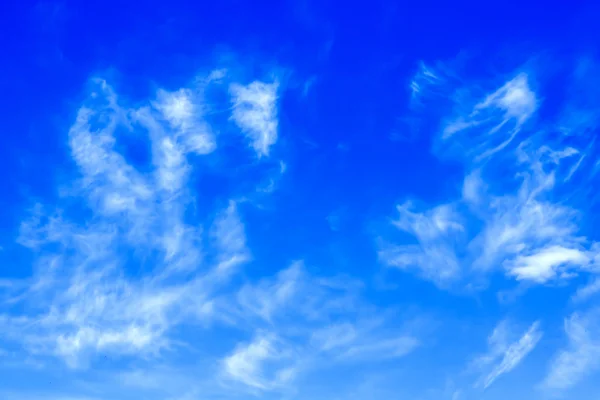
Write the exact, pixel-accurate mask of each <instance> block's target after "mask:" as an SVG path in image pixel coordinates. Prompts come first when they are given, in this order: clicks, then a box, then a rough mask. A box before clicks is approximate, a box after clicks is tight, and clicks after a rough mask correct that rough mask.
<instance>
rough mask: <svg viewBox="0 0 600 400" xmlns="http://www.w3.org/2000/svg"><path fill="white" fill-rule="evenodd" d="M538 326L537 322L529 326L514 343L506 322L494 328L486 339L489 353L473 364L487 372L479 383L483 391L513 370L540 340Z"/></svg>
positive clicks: (512, 334)
mask: <svg viewBox="0 0 600 400" xmlns="http://www.w3.org/2000/svg"><path fill="white" fill-rule="evenodd" d="M539 325H540V324H539V322H538V321H536V322H534V323H533V324H531V326H530V327H529V329H528V330H527V331H526V332H525V333H524V334H523V335H522V336H521V337H520V338H519V339H518V340H516V341H514V342H511V339H510V338H511V337H513V336H514V333H513V332H512V331H511V328H510V327H509V324H508V322H507V321H502V322H500V323H499V324H498V325H497V326H496V328H495V329H494V331H493V332H492V334H491V335H490V337H489V338H488V347H489V352H488V353H486V354H484V355H482V356H480V357H479V358H477V359H476V360H475V363H474V365H475V366H477V367H478V368H480V369H486V370H489V372H488V373H487V374H485V375H484V376H483V377H482V378H481V380H480V382H479V384H480V385H481V386H482V387H483V389H487V388H488V387H489V386H491V385H492V384H493V383H494V382H495V381H496V379H498V378H499V377H500V376H501V375H504V374H506V373H508V372H510V371H512V370H513V369H515V368H516V367H517V366H518V365H519V364H520V363H521V361H523V359H524V358H525V357H526V356H527V355H528V354H529V353H530V352H531V351H532V350H533V349H534V348H535V347H536V345H537V344H538V342H539V341H540V339H541V338H542V333H541V331H540V330H539ZM490 367H491V369H490Z"/></svg>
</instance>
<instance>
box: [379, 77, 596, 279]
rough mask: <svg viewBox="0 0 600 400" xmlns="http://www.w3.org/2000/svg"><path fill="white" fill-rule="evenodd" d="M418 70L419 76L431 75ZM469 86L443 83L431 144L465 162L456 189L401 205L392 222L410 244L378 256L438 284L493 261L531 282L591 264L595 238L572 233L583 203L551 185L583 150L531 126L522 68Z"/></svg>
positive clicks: (535, 102) (532, 98) (533, 108)
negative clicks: (491, 83)
mask: <svg viewBox="0 0 600 400" xmlns="http://www.w3.org/2000/svg"><path fill="white" fill-rule="evenodd" d="M425 71H426V72H427V73H425V72H423V70H421V71H420V72H419V74H418V76H417V78H418V80H423V79H425V77H428V80H432V79H434V77H437V76H438V75H437V74H436V73H435V70H430V69H427V70H425ZM440 75H446V76H447V74H442V73H440ZM417 78H415V79H417ZM426 81H427V80H426ZM467 82H468V81H467ZM474 86H475V84H473V87H471V86H470V85H468V84H467V83H466V82H465V81H460V80H452V81H446V82H445V84H444V85H443V86H441V87H442V88H443V90H444V91H445V96H446V97H447V98H448V99H449V101H450V102H451V103H452V102H454V103H455V104H454V106H453V107H451V109H452V110H453V111H452V114H453V116H451V117H441V124H442V129H441V132H440V133H439V135H438V138H437V144H436V146H435V149H434V150H435V152H436V154H438V155H440V156H446V155H452V157H454V158H457V159H459V160H461V161H462V162H464V164H465V166H466V167H467V171H466V174H465V177H464V180H463V182H462V193H460V195H457V196H456V197H455V199H454V200H453V201H447V202H445V203H443V204H440V205H436V206H433V207H431V208H430V209H429V210H427V211H425V212H418V213H415V212H413V211H409V210H408V209H407V208H406V206H405V205H401V206H398V210H399V211H400V213H401V216H402V217H401V221H400V222H401V223H398V222H394V225H395V226H396V227H397V228H398V229H400V230H401V231H404V232H407V233H410V234H411V235H412V236H413V237H414V238H415V239H416V240H417V244H412V243H410V242H409V241H408V240H406V243H404V242H403V243H401V244H393V245H389V244H388V245H386V246H384V247H383V248H382V249H381V250H380V252H379V256H380V259H381V260H382V261H383V262H384V263H385V264H387V265H391V266H395V267H400V268H403V269H407V268H409V267H410V268H411V269H413V270H415V271H418V273H419V275H420V276H421V277H423V278H425V279H427V280H431V281H432V282H434V283H436V284H437V285H438V286H441V287H451V286H453V285H456V284H460V283H466V284H468V278H469V277H482V276H483V277H485V276H486V274H488V273H489V271H492V270H497V269H498V268H499V267H501V268H502V269H503V270H504V272H505V274H506V276H507V277H509V278H515V279H516V280H520V281H528V282H531V283H538V284H541V283H548V282H552V281H556V280H564V279H569V278H571V277H572V276H574V275H576V274H578V273H581V272H584V273H588V272H593V271H595V270H596V267H595V264H596V261H595V260H597V259H598V246H597V245H596V244H595V243H594V242H593V241H590V240H588V239H587V238H585V237H584V236H582V235H581V234H579V222H580V221H581V211H580V210H579V209H578V208H577V207H575V206H570V204H569V203H568V202H565V201H558V200H557V195H556V193H563V191H564V190H567V189H566V187H565V186H564V185H565V184H566V183H568V182H569V181H570V179H571V178H572V176H573V174H574V173H575V171H576V170H578V169H580V168H582V167H581V165H580V164H581V162H582V160H581V158H580V157H577V156H578V155H579V154H581V153H582V152H583V153H586V152H587V151H588V150H584V149H581V150H579V149H577V148H575V147H573V146H571V145H565V144H563V143H562V142H561V141H560V140H555V139H554V140H551V136H550V135H548V134H547V132H546V129H545V128H543V129H542V128H537V127H536V126H535V122H536V121H535V118H534V115H535V113H536V112H537V110H538V108H539V107H540V106H541V105H542V104H541V101H540V100H539V99H538V95H537V94H536V93H535V92H534V91H533V89H532V82H531V78H530V77H529V75H528V74H527V73H526V72H524V71H520V72H518V73H516V74H515V75H513V76H512V77H510V78H509V79H508V81H506V83H504V84H503V85H502V86H500V87H499V88H497V89H494V90H492V91H491V92H489V93H488V94H485V95H482V96H476V95H474V94H473V93H476V92H479V91H480V90H475V88H474ZM459 94H460V95H459ZM423 106H424V108H423V110H425V109H426V106H427V103H424V104H423ZM423 110H421V111H423ZM423 112H424V111H423ZM425 115H427V113H425ZM433 115H435V113H434V114H433ZM457 115H458V116H457ZM569 190H573V189H571V188H570V187H569ZM443 210H446V211H445V212H446V214H445V215H446V216H451V219H450V220H449V221H446V223H445V224H442V223H440V221H441V219H440V217H439V216H438V217H436V215H437V214H439V213H440V212H441V211H443ZM447 210H451V213H450V212H448V211H447ZM436 221H437V222H436ZM460 278H462V279H460ZM481 287H485V285H484V286H481Z"/></svg>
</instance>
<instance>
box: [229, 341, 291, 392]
mask: <svg viewBox="0 0 600 400" xmlns="http://www.w3.org/2000/svg"><path fill="white" fill-rule="evenodd" d="M290 358H291V354H290V353H289V350H284V349H282V343H281V342H280V341H279V340H278V339H277V338H275V337H272V336H268V335H267V336H258V337H256V338H255V339H254V340H253V341H252V342H250V343H247V344H245V345H241V346H239V347H238V348H237V349H236V350H235V351H234V352H233V353H232V354H231V355H229V356H227V357H226V358H225V359H224V361H223V367H224V371H225V373H226V374H227V375H228V376H229V378H231V379H233V380H236V381H239V382H241V383H243V384H245V385H247V386H250V387H252V388H256V389H260V390H272V389H274V388H277V387H278V386H281V385H282V384H284V383H287V382H289V381H290V380H291V379H293V377H294V368H293V366H292V364H291V362H290ZM284 361H285V362H284ZM282 364H283V365H282Z"/></svg>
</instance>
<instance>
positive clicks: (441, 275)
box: [379, 204, 464, 286]
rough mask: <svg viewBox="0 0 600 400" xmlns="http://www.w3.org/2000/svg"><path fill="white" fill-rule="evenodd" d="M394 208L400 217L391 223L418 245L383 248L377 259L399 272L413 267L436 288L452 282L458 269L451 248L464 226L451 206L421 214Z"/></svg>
mask: <svg viewBox="0 0 600 400" xmlns="http://www.w3.org/2000/svg"><path fill="white" fill-rule="evenodd" d="M397 209H398V212H399V213H400V218H399V219H398V220H396V221H394V223H393V224H394V225H395V226H396V227H397V228H398V229H400V230H401V231H404V232H407V233H409V234H410V235H412V236H414V238H415V239H416V240H417V243H418V244H407V245H390V246H387V247H384V248H383V249H382V250H381V251H380V252H379V258H380V260H382V261H383V262H384V263H385V264H387V265H390V266H394V267H398V268H402V269H407V268H415V269H417V270H419V272H420V274H421V275H422V276H423V277H424V278H425V279H428V280H431V281H433V282H435V283H436V284H438V285H442V286H443V285H445V284H447V283H448V282H450V281H452V280H454V279H456V278H457V277H458V276H459V275H460V273H461V270H460V263H459V260H458V257H457V255H456V253H455V246H456V243H457V242H459V241H460V238H461V235H462V234H463V232H464V227H463V225H462V221H461V219H460V216H459V215H458V213H457V212H456V211H455V210H454V208H453V206H451V205H441V206H438V207H434V208H433V209H431V210H428V211H426V212H423V213H419V212H413V211H411V205H410V204H404V205H400V206H398V207H397Z"/></svg>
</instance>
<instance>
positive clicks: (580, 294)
mask: <svg viewBox="0 0 600 400" xmlns="http://www.w3.org/2000/svg"><path fill="white" fill-rule="evenodd" d="M598 293H600V278H595V279H594V280H592V281H591V282H590V283H588V284H587V285H585V286H582V287H580V288H579V289H577V291H576V292H575V294H574V295H573V297H572V298H571V300H572V301H573V302H575V303H581V302H584V301H586V300H588V299H589V298H590V297H592V296H594V295H596V294H598Z"/></svg>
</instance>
